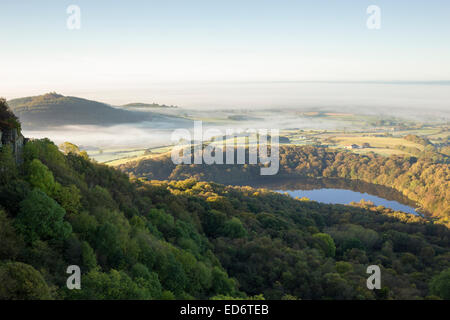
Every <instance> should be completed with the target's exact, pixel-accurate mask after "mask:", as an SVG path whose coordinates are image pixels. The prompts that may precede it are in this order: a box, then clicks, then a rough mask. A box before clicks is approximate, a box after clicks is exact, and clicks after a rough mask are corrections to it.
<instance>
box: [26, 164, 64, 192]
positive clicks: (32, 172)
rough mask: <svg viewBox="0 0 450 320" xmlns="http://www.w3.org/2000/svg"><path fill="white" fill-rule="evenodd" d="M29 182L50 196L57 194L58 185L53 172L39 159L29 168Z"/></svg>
mask: <svg viewBox="0 0 450 320" xmlns="http://www.w3.org/2000/svg"><path fill="white" fill-rule="evenodd" d="M28 181H29V182H30V184H31V185H32V186H33V187H35V188H39V189H41V190H42V191H44V192H45V193H46V194H47V195H48V196H53V195H54V194H55V193H56V189H57V185H56V182H55V179H54V178H53V174H52V172H51V171H50V170H49V169H48V168H47V166H46V165H44V164H43V163H42V162H41V161H40V160H39V159H33V160H32V161H31V163H30V164H29V166H28Z"/></svg>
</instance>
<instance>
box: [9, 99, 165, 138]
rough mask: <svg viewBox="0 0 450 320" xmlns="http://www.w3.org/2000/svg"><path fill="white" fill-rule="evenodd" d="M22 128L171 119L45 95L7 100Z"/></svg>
mask: <svg viewBox="0 0 450 320" xmlns="http://www.w3.org/2000/svg"><path fill="white" fill-rule="evenodd" d="M8 104H9V106H10V108H11V109H12V110H13V112H14V113H15V114H16V115H17V116H18V117H19V119H20V121H21V123H22V126H23V128H24V129H31V128H39V129H41V128H49V127H56V126H64V125H100V126H107V125H114V124H124V123H137V122H142V121H155V120H164V119H168V118H170V117H169V116H164V115H160V114H156V113H151V112H145V113H144V112H137V111H132V110H123V109H118V108H114V107H112V106H110V105H108V104H105V103H101V102H97V101H92V100H87V99H82V98H77V97H70V96H63V95H60V94H57V93H47V94H44V95H40V96H34V97H26V98H19V99H13V100H9V101H8Z"/></svg>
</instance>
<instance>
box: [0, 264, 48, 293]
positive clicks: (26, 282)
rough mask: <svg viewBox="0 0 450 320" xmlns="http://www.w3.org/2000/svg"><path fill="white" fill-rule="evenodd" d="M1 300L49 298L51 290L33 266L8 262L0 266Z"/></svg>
mask: <svg viewBox="0 0 450 320" xmlns="http://www.w3.org/2000/svg"><path fill="white" fill-rule="evenodd" d="M0 284H1V285H0V300H47V299H51V294H50V290H49V288H48V286H47V283H45V281H44V278H43V277H42V275H41V274H40V273H39V272H38V271H37V270H36V269H34V268H33V267H32V266H30V265H28V264H25V263H21V262H8V263H6V264H5V265H3V266H0Z"/></svg>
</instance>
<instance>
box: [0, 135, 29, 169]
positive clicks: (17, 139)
mask: <svg viewBox="0 0 450 320" xmlns="http://www.w3.org/2000/svg"><path fill="white" fill-rule="evenodd" d="M0 140H1V142H0V146H4V145H9V146H11V148H12V151H13V153H14V157H15V159H16V163H17V164H21V163H22V162H23V146H24V145H25V138H24V137H23V135H22V134H21V133H20V132H19V131H18V129H16V128H11V129H0Z"/></svg>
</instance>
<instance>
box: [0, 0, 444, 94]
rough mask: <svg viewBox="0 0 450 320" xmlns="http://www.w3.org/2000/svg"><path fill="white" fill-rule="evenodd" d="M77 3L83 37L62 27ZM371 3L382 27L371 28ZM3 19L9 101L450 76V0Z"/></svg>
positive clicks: (9, 10) (99, 5)
mask: <svg viewBox="0 0 450 320" xmlns="http://www.w3.org/2000/svg"><path fill="white" fill-rule="evenodd" d="M71 4H76V5H78V6H79V7H80V8H81V30H73V31H70V30H68V29H67V28H66V20H67V17H68V14H67V13H66V9H67V7H68V6H69V5H71ZM372 4H374V5H378V6H379V7H380V8H381V30H369V29H367V27H366V20H367V18H368V15H367V14H366V8H367V7H368V6H369V5H372ZM0 14H1V18H0V39H1V40H2V48H1V50H0V72H1V74H2V79H3V80H2V82H1V83H0V95H3V96H7V97H16V96H22V95H28V94H33V93H42V91H44V92H45V91H49V90H56V91H60V92H61V91H62V92H70V93H72V92H82V91H86V90H91V91H95V90H98V91H102V90H103V91H105V90H115V89H116V88H121V89H123V90H126V89H127V88H133V89H136V88H145V87H146V86H147V85H148V84H151V83H152V84H154V83H168V82H169V83H170V82H177V83H183V82H192V81H194V82H195V81H202V82H220V81H227V82H228V81H230V82H234V81H285V80H286V81H295V80H301V81H309V80H312V81H317V80H318V81H360V80H363V81H396V80H406V81H434V80H449V79H450V2H449V1H448V0H428V1H422V0H420V1H418V0H409V1H406V0H395V1H394V0H391V1H385V0H382V1H379V0H370V1H365V0H360V1H356V0H353V1H349V0H342V1H338V0H334V1H333V0H316V1H300V0H297V1H294V0H291V1H288V0H240V1H235V0H227V1H224V0H223V1H214V0H209V1H196V0H189V1H188V0H181V1H171V0H164V1H133V0H130V1H111V0H109V1H96V0H71V1H62V0H55V1H42V0H41V1H31V0H30V1H21V0H14V1H12V0H11V1H8V0H2V1H1V2H0ZM5 79H7V80H6V82H5Z"/></svg>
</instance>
